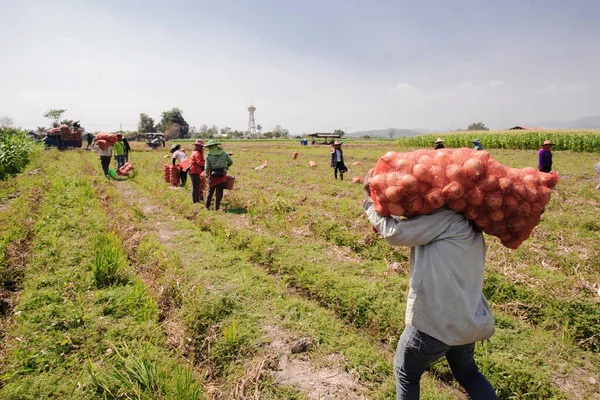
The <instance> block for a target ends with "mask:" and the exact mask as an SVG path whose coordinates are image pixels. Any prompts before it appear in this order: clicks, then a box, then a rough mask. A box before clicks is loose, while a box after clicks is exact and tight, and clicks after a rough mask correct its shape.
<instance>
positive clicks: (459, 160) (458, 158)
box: [451, 148, 473, 166]
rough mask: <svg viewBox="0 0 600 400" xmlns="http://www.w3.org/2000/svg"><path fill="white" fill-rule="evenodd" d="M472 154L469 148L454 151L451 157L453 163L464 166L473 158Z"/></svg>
mask: <svg viewBox="0 0 600 400" xmlns="http://www.w3.org/2000/svg"><path fill="white" fill-rule="evenodd" d="M472 153H473V150H471V149H467V148H462V149H457V150H454V152H452V156H451V158H452V162H453V163H454V164H458V165H460V166H462V165H463V164H464V163H465V162H466V161H467V160H468V159H469V157H471V154H472Z"/></svg>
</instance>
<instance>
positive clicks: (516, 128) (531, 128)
mask: <svg viewBox="0 0 600 400" xmlns="http://www.w3.org/2000/svg"><path fill="white" fill-rule="evenodd" d="M547 129H548V128H544V127H541V126H525V125H517V126H513V127H512V128H508V129H507V131H545V130H547Z"/></svg>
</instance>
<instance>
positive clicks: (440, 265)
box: [363, 199, 494, 346]
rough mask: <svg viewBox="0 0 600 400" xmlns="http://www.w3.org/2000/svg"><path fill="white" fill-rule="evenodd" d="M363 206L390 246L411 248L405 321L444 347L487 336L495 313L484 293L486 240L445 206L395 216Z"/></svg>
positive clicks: (371, 203)
mask: <svg viewBox="0 0 600 400" xmlns="http://www.w3.org/2000/svg"><path fill="white" fill-rule="evenodd" d="M363 207H364V209H365V211H366V213H367V217H368V218H369V221H371V223H372V224H373V226H374V227H375V229H376V230H377V232H379V234H380V235H381V236H382V237H383V238H384V239H386V240H387V242H388V243H389V244H390V245H392V246H410V248H411V249H410V290H409V293H408V300H407V303H406V318H405V321H406V323H407V324H410V325H412V326H414V327H415V328H417V329H418V330H419V331H421V332H424V333H426V334H428V335H429V336H432V337H434V338H436V339H437V340H439V341H441V342H443V343H445V344H447V345H449V346H458V345H463V344H469V343H474V342H477V341H480V340H485V339H489V338H490V337H491V336H492V335H493V334H494V317H493V316H492V311H491V309H490V306H489V304H488V302H487V300H486V298H485V296H484V295H483V292H482V288H483V268H484V265H485V253H486V248H485V241H484V239H483V234H482V233H481V232H479V231H476V230H474V229H473V227H472V225H471V223H470V221H469V220H468V219H467V218H466V217H465V216H464V215H462V214H458V213H455V212H453V211H451V210H449V209H447V208H441V209H438V210H435V211H434V212H432V213H431V214H428V215H419V216H416V217H412V218H406V219H401V220H397V219H395V218H393V217H382V216H381V215H379V214H377V213H376V212H375V208H374V207H373V201H372V200H371V199H367V200H366V201H365V202H364V204H363Z"/></svg>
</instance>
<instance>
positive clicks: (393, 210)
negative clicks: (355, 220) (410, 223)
mask: <svg viewBox="0 0 600 400" xmlns="http://www.w3.org/2000/svg"><path fill="white" fill-rule="evenodd" d="M387 208H388V210H389V211H388V214H387V215H398V216H401V215H405V213H406V210H405V209H404V207H402V205H400V204H399V203H389V204H388V207H387ZM378 214H379V213H378ZM381 215H383V214H381Z"/></svg>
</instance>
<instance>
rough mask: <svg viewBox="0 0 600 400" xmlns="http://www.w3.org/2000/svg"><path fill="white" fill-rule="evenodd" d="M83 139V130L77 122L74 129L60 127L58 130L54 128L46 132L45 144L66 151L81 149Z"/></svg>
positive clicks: (65, 126)
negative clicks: (72, 148)
mask: <svg viewBox="0 0 600 400" xmlns="http://www.w3.org/2000/svg"><path fill="white" fill-rule="evenodd" d="M82 139H83V129H82V128H81V127H80V126H79V123H78V122H76V123H74V124H73V128H70V127H69V126H67V125H60V126H59V127H58V128H52V129H49V130H47V131H46V137H45V138H44V140H43V142H44V144H45V145H46V147H53V146H55V147H58V148H59V149H66V148H69V147H78V148H81V146H82Z"/></svg>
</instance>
